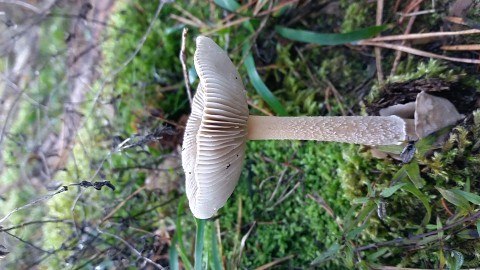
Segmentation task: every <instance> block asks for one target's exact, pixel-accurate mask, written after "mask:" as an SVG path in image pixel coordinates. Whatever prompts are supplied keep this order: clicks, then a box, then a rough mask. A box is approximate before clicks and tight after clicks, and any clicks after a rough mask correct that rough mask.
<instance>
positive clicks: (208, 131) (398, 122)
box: [182, 37, 406, 219]
mask: <svg viewBox="0 0 480 270" xmlns="http://www.w3.org/2000/svg"><path fill="white" fill-rule="evenodd" d="M194 62H195V68H196V70H197V73H198V76H199V78H200V84H199V86H198V88H197V93H196V94H195V97H194V100H193V105H192V113H191V115H190V118H189V119H188V123H187V127H186V129H185V135H184V139H183V140H184V142H183V152H182V165H183V168H184V171H185V176H186V193H187V197H188V200H189V205H190V210H191V211H192V213H193V215H194V216H195V217H197V218H200V219H206V218H210V217H212V216H213V215H214V214H215V213H216V212H217V210H218V209H219V208H221V207H223V205H224V204H225V202H226V201H227V199H228V197H230V195H231V194H232V192H233V190H234V188H235V186H236V184H237V182H238V179H239V177H240V173H241V169H242V162H243V159H244V151H245V142H246V140H272V139H273V140H317V141H337V142H347V143H355V144H365V145H391V144H399V143H401V142H402V141H404V140H406V124H405V122H404V121H403V119H402V118H400V117H398V116H350V117H348V116H339V117H272V116H249V113H248V106H247V100H246V91H245V88H244V86H243V83H242V80H241V78H240V75H239V74H238V71H237V69H236V68H235V66H234V65H233V63H232V62H231V60H230V59H229V57H228V55H227V54H226V53H225V52H224V51H223V50H222V49H221V48H220V47H219V46H218V45H217V44H215V42H213V41H212V40H211V39H209V38H207V37H198V38H197V49H196V51H195V56H194Z"/></svg>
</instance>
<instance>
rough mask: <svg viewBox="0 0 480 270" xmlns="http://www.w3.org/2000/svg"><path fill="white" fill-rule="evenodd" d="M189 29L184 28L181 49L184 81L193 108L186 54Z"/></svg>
mask: <svg viewBox="0 0 480 270" xmlns="http://www.w3.org/2000/svg"><path fill="white" fill-rule="evenodd" d="M187 33H188V28H186V27H185V28H183V32H182V47H181V49H180V62H181V63H182V70H183V80H184V81H185V89H186V91H187V96H188V101H189V102H190V106H192V91H191V90H190V79H189V78H188V69H187V52H186V49H185V48H186V45H185V44H186V39H187Z"/></svg>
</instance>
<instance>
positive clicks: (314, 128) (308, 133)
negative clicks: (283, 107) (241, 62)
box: [247, 115, 407, 145]
mask: <svg viewBox="0 0 480 270" xmlns="http://www.w3.org/2000/svg"><path fill="white" fill-rule="evenodd" d="M247 139H248V140H315V141H334V142H346V143H354V144H363V145H392V144H399V143H401V142H402V141H405V140H406V139H407V135H406V125H405V121H404V120H403V119H402V118H400V117H398V116H322V117H276V116H254V115H250V116H249V117H248V135H247Z"/></svg>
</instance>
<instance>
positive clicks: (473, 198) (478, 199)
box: [450, 189, 480, 205]
mask: <svg viewBox="0 0 480 270" xmlns="http://www.w3.org/2000/svg"><path fill="white" fill-rule="evenodd" d="M450 191H451V192H453V193H455V194H457V195H459V196H462V197H463V198H465V199H466V200H467V201H469V202H471V203H473V204H476V205H480V196H478V195H477V194H474V193H471V192H466V191H463V190H460V189H451V190H450Z"/></svg>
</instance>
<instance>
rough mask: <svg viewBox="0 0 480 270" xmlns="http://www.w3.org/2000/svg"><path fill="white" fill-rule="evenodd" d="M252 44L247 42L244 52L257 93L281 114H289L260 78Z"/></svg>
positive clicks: (248, 70)
mask: <svg viewBox="0 0 480 270" xmlns="http://www.w3.org/2000/svg"><path fill="white" fill-rule="evenodd" d="M249 48H250V44H249V43H248V42H247V43H245V46H244V47H243V53H244V55H246V58H245V68H246V69H247V74H248V77H249V78H250V82H251V83H252V85H253V87H254V88H255V90H256V91H257V93H258V94H259V95H260V96H261V97H262V99H263V100H264V101H265V102H266V103H267V104H268V105H269V106H270V108H272V110H273V111H274V112H275V113H276V114H277V115H279V116H287V111H286V110H285V108H284V107H283V106H282V104H281V103H280V102H279V101H278V99H277V98H276V97H275V96H274V95H273V94H272V92H271V91H270V89H268V87H267V86H266V85H265V83H264V82H263V81H262V78H260V75H259V74H258V72H257V67H256V66H255V61H253V56H252V53H250V51H248V50H249Z"/></svg>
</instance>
